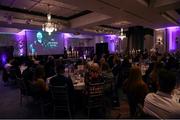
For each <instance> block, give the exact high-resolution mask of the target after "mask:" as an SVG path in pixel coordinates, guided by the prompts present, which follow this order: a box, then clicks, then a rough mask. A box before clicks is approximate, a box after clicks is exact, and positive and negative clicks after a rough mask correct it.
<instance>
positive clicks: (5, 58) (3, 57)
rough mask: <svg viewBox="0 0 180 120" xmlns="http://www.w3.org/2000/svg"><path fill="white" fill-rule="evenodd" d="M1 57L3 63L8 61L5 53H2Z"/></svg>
mask: <svg viewBox="0 0 180 120" xmlns="http://www.w3.org/2000/svg"><path fill="white" fill-rule="evenodd" d="M1 59H2V64H3V65H4V64H6V62H7V57H6V55H5V54H2V56H1Z"/></svg>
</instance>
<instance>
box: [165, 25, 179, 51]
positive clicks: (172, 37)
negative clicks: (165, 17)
mask: <svg viewBox="0 0 180 120" xmlns="http://www.w3.org/2000/svg"><path fill="white" fill-rule="evenodd" d="M167 30H168V40H169V51H173V50H176V38H177V36H178V33H180V27H168V28H167Z"/></svg>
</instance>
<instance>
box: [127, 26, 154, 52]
mask: <svg viewBox="0 0 180 120" xmlns="http://www.w3.org/2000/svg"><path fill="white" fill-rule="evenodd" d="M146 34H150V35H152V36H153V30H152V29H149V28H144V27H143V26H135V27H130V28H129V29H128V33H127V37H128V50H132V49H133V48H134V49H136V50H137V49H140V50H143V49H144V36H145V35H146Z"/></svg>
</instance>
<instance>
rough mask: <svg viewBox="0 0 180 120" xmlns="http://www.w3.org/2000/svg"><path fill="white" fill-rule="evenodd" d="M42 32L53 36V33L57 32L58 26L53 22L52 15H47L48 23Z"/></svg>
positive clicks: (43, 26) (44, 25)
mask: <svg viewBox="0 0 180 120" xmlns="http://www.w3.org/2000/svg"><path fill="white" fill-rule="evenodd" d="M42 30H43V31H46V32H48V34H49V35H51V33H52V32H54V31H57V24H56V23H53V22H52V21H51V14H50V13H49V14H47V22H46V23H44V24H43V25H42Z"/></svg>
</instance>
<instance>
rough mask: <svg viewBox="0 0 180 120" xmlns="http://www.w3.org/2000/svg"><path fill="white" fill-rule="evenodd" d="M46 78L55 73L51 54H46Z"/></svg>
mask: <svg viewBox="0 0 180 120" xmlns="http://www.w3.org/2000/svg"><path fill="white" fill-rule="evenodd" d="M45 73H46V78H48V77H51V76H53V75H55V60H54V57H53V56H48V60H47V62H46V64H45Z"/></svg>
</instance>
